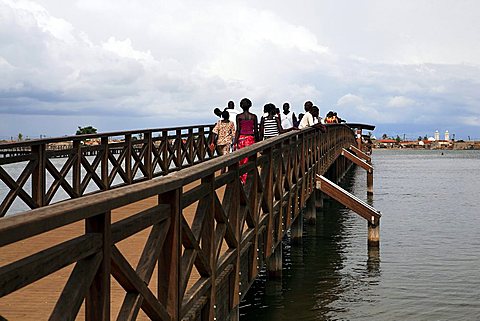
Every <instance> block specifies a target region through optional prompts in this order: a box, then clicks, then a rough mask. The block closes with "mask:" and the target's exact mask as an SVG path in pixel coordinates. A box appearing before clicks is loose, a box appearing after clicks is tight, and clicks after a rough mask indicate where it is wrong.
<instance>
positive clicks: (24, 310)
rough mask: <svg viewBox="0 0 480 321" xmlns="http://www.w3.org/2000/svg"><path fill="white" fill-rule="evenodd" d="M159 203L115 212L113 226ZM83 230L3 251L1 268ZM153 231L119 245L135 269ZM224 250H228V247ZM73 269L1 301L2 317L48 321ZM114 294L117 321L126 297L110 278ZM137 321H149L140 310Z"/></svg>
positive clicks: (76, 227)
mask: <svg viewBox="0 0 480 321" xmlns="http://www.w3.org/2000/svg"><path fill="white" fill-rule="evenodd" d="M197 185H198V182H194V183H192V184H189V185H187V186H185V188H184V191H188V190H190V189H192V188H194V187H195V186H197ZM223 192H224V188H221V189H218V190H217V193H218V195H219V197H223ZM157 203H158V202H157V198H156V197H151V198H148V199H145V200H143V201H140V202H136V203H133V204H130V205H127V206H124V207H121V208H119V209H117V210H114V211H113V212H112V222H116V221H119V220H121V219H124V218H127V217H129V216H132V215H133V214H135V213H138V212H140V211H142V210H145V209H147V208H150V207H153V206H155V205H157ZM195 210H196V204H192V205H191V206H189V207H187V208H186V209H184V216H185V219H186V220H187V221H188V223H189V224H191V223H192V220H193V217H194V214H195ZM84 229H85V227H84V222H83V221H81V222H77V223H74V224H70V225H68V226H64V227H62V228H59V229H56V230H53V231H51V232H47V233H44V234H41V235H38V236H35V237H32V238H29V239H27V240H23V241H20V242H17V243H14V244H10V245H7V246H4V247H0V266H4V265H6V264H8V263H11V262H14V261H15V260H18V259H20V258H23V257H26V256H28V255H31V254H33V253H37V252H39V251H41V250H43V249H46V248H48V247H51V246H53V245H55V244H58V243H61V242H63V241H66V240H69V239H72V238H74V237H77V236H80V235H83V234H84ZM150 230H151V227H150V228H147V229H145V230H143V231H142V232H140V233H138V234H135V235H133V236H131V237H129V238H127V239H125V240H123V241H121V242H119V243H117V244H116V245H117V247H118V248H119V250H120V251H121V252H122V253H123V254H124V256H125V257H126V258H127V260H128V261H129V262H130V264H131V265H132V266H134V267H135V266H136V265H137V263H138V260H139V258H140V255H141V253H142V250H143V247H144V245H145V242H146V240H147V237H148V235H149V233H150ZM224 247H225V248H226V246H225V244H224ZM73 266H74V265H73V264H72V265H70V266H68V267H65V268H63V269H62V270H60V271H58V272H56V273H54V274H52V275H49V276H47V277H45V278H43V279H41V280H39V281H37V282H35V283H33V284H31V285H29V286H26V287H25V288H23V289H20V290H18V291H15V292H13V293H11V294H9V295H7V296H5V297H3V298H0V316H1V317H3V318H5V319H7V320H9V321H15V320H22V321H23V320H25V321H29V320H32V321H38V320H47V319H48V318H49V316H50V313H51V311H52V310H53V308H54V306H55V303H56V302H57V300H58V297H59V296H60V293H61V292H62V289H63V286H64V285H65V283H66V281H67V279H68V277H69V275H70V273H71V272H72V269H73ZM198 277H199V274H198V273H197V271H196V270H195V269H194V270H193V271H192V275H191V277H190V280H189V284H188V288H190V287H191V286H192V285H193V284H194V283H195V282H196V281H197V280H198ZM149 288H150V289H151V290H152V292H153V293H157V267H156V268H155V271H154V273H153V275H152V279H151V280H150V283H149ZM111 291H112V292H111V293H112V295H111V316H112V320H114V319H116V316H117V314H118V311H119V310H120V307H121V304H122V301H123V299H124V296H125V290H124V289H123V288H122V287H121V286H120V285H119V284H118V283H117V282H116V280H115V279H114V278H113V277H112V278H111ZM84 319H85V314H84V305H82V308H81V310H80V312H79V314H78V316H77V320H84ZM0 320H1V318H0ZM137 320H150V319H149V318H148V317H147V315H146V314H145V313H143V311H142V310H140V313H139V316H138V318H137Z"/></svg>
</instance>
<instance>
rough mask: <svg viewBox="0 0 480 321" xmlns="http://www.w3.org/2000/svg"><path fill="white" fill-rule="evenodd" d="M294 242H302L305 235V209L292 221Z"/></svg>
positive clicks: (291, 229) (291, 230)
mask: <svg viewBox="0 0 480 321" xmlns="http://www.w3.org/2000/svg"><path fill="white" fill-rule="evenodd" d="M290 232H291V238H292V242H293V243H301V242H302V237H303V211H300V213H299V214H298V217H297V219H296V220H295V221H294V222H293V223H292V227H291V228H290Z"/></svg>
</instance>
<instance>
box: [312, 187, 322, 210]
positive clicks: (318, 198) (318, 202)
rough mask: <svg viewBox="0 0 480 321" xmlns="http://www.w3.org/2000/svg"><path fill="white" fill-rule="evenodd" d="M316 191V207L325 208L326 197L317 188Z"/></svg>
mask: <svg viewBox="0 0 480 321" xmlns="http://www.w3.org/2000/svg"><path fill="white" fill-rule="evenodd" d="M314 193H316V195H315V208H317V209H319V208H323V198H324V197H323V193H322V191H320V190H319V189H316V188H315V190H314Z"/></svg>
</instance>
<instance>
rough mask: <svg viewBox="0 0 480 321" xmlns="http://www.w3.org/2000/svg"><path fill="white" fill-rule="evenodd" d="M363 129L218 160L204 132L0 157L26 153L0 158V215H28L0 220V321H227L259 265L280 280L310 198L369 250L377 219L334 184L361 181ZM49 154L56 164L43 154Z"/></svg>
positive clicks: (280, 141) (36, 145)
mask: <svg viewBox="0 0 480 321" xmlns="http://www.w3.org/2000/svg"><path fill="white" fill-rule="evenodd" d="M362 126H363V128H365V127H366V125H359V124H355V128H356V129H357V132H354V131H353V130H352V128H350V127H349V126H347V125H329V126H327V131H326V133H322V132H320V131H319V130H317V129H314V128H308V129H304V130H301V131H294V132H289V133H286V134H283V135H280V136H278V137H276V138H273V139H269V140H267V141H263V142H260V143H257V144H254V145H252V146H249V147H247V148H244V149H242V150H239V151H237V152H235V153H233V154H231V155H229V156H222V157H216V153H215V152H211V151H210V150H209V149H208V148H207V145H208V144H207V143H208V141H209V135H210V133H211V128H212V127H211V126H191V127H185V128H167V129H150V130H144V131H132V132H116V133H107V134H98V135H82V136H73V137H62V138H56V139H49V140H38V141H30V142H24V143H14V144H4V145H1V146H0V149H4V150H5V149H8V148H25V147H26V146H27V145H28V147H29V148H30V152H29V153H26V154H22V155H16V156H10V157H4V158H0V181H1V182H3V184H4V186H6V187H5V188H4V189H3V190H4V191H5V192H4V195H2V197H3V199H2V203H1V205H0V216H5V215H6V214H8V213H13V212H14V211H15V210H14V209H15V204H16V202H23V203H24V205H26V206H28V207H29V208H32V210H29V211H27V212H24V213H21V214H18V215H7V216H5V217H3V218H1V219H0V320H1V319H2V317H3V318H4V319H7V320H44V319H49V320H75V319H86V320H92V321H93V320H110V319H113V318H116V319H117V320H136V319H139V320H144V319H152V320H230V319H231V320H238V305H239V302H240V300H241V298H242V297H243V296H244V295H245V293H246V292H247V291H248V289H249V287H250V285H251V284H252V282H253V281H254V280H255V278H256V276H257V274H258V272H259V270H260V269H261V268H262V266H264V265H266V266H267V268H268V270H269V271H271V272H272V273H274V272H275V271H278V270H279V269H281V240H282V238H283V237H284V236H285V235H286V233H287V230H291V235H292V237H294V238H295V237H301V235H302V227H303V216H304V215H305V216H306V217H305V218H306V219H307V220H309V221H314V220H315V198H316V197H318V196H317V195H316V194H317V193H316V187H318V188H320V190H322V191H323V192H324V193H325V194H326V195H329V196H330V197H332V198H335V199H337V200H339V201H340V202H342V203H344V204H345V205H346V206H348V207H350V208H352V209H354V210H355V211H356V212H357V213H359V214H360V215H361V216H362V217H364V218H365V219H366V220H367V221H368V227H369V233H368V239H369V244H370V245H371V246H378V241H379V235H378V228H379V219H380V213H379V212H377V211H376V210H375V209H373V208H371V207H369V206H368V205H366V204H365V203H363V202H362V201H361V200H359V199H356V198H355V197H354V196H352V195H350V194H348V192H346V191H343V190H341V189H340V188H338V186H336V185H335V182H337V181H338V180H339V179H340V178H341V177H343V175H344V173H345V172H346V171H347V170H348V169H349V168H350V167H351V165H352V164H353V162H355V163H358V164H359V165H361V166H362V167H364V168H365V169H366V170H367V171H368V172H369V173H371V174H372V177H373V168H371V165H369V164H368V160H369V158H368V157H367V156H366V155H364V154H363V153H362V152H361V150H360V149H361V144H360V140H359V141H358V142H357V141H356V139H358V138H359V136H358V131H360V134H361V128H362ZM138 134H141V136H142V138H141V139H136V140H134V139H132V137H134V135H138ZM119 136H121V138H120V139H118V137H119ZM112 137H115V138H117V139H116V140H115V141H113V140H112V139H111V138H112ZM360 138H361V136H360ZM87 139H98V140H99V141H100V144H99V145H97V146H86V145H85V144H84V142H85V141H86V140H87ZM61 141H62V142H63V141H70V142H71V144H72V148H71V149H70V151H69V153H67V154H65V151H64V150H61V151H54V150H49V149H48V148H47V145H48V144H51V143H55V142H61ZM355 146H356V147H359V148H360V149H358V148H356V147H355ZM114 149H115V150H118V149H120V150H121V152H120V153H119V154H114V153H113V152H112V150H114ZM90 150H95V151H96V154H95V156H92V157H87V156H86V155H87V154H88V151H90ZM56 153H63V154H64V155H68V156H67V157H64V158H63V159H64V163H63V164H61V165H58V164H54V162H52V158H53V157H55V155H56ZM115 155H117V156H115ZM243 158H248V160H249V161H248V163H246V164H244V165H241V166H240V165H239V161H240V160H241V159H243ZM206 160H208V161H206ZM359 162H360V163H359ZM13 165H16V166H21V167H22V169H21V170H20V171H19V173H18V174H17V175H13V174H11V173H10V172H11V167H12V166H13ZM367 165H368V166H370V167H368V166H367ZM223 168H227V171H226V172H225V173H223V174H221V173H220V170H221V169H223ZM9 170H10V172H9ZM245 173H246V174H247V175H248V178H247V182H246V183H245V185H243V184H242V183H241V181H240V179H239V177H240V175H242V174H245ZM15 176H16V177H15ZM369 177H370V175H369ZM368 182H369V183H368V184H369V186H371V184H372V183H373V179H372V180H371V181H370V180H369V181H368ZM28 184H31V188H30V189H28V186H27V185H28ZM92 186H93V187H94V188H93V189H92ZM369 191H370V192H373V189H371V188H369ZM59 193H63V195H64V196H63V198H65V199H66V200H63V201H60V202H57V203H54V204H52V203H53V200H54V199H55V197H56V195H59ZM9 210H10V212H9Z"/></svg>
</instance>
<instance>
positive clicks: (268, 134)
mask: <svg viewBox="0 0 480 321" xmlns="http://www.w3.org/2000/svg"><path fill="white" fill-rule="evenodd" d="M251 107H252V102H251V101H250V99H248V98H243V99H242V100H241V101H240V108H241V109H242V111H239V110H237V109H235V103H234V102H233V101H229V102H228V105H227V107H226V108H225V109H224V110H223V111H222V110H221V109H220V108H215V109H214V111H213V112H214V114H215V115H217V116H218V117H219V118H220V119H219V120H218V121H217V122H216V124H215V126H214V128H213V131H212V132H213V133H214V135H212V138H211V141H210V149H211V150H214V149H215V148H217V151H218V153H219V155H225V154H229V153H230V151H231V150H235V149H241V148H244V147H246V146H250V145H252V144H254V143H256V142H259V141H262V140H265V139H269V138H272V137H275V136H277V135H279V134H282V133H285V132H288V131H291V130H296V129H303V128H306V127H316V128H318V129H320V130H322V131H324V130H325V126H324V125H323V124H324V123H339V122H340V121H341V120H340V119H339V118H338V117H337V116H336V113H335V115H333V114H332V115H331V114H330V113H333V112H329V113H328V114H327V116H326V117H325V119H322V118H321V117H320V116H319V114H320V109H319V108H318V107H317V106H314V105H313V103H312V102H311V101H306V102H305V104H304V109H305V113H301V114H299V117H298V118H297V117H296V115H295V113H294V112H293V111H291V110H290V104H289V103H288V102H286V103H284V104H283V112H280V110H279V109H278V108H277V107H276V106H275V105H274V104H272V103H268V104H266V105H265V106H264V108H263V115H262V116H261V117H260V121H259V120H258V118H257V115H255V114H253V113H251V112H250V108H251ZM332 116H335V118H332ZM247 161H248V159H245V160H243V161H242V162H240V164H244V163H246V162H247Z"/></svg>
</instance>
